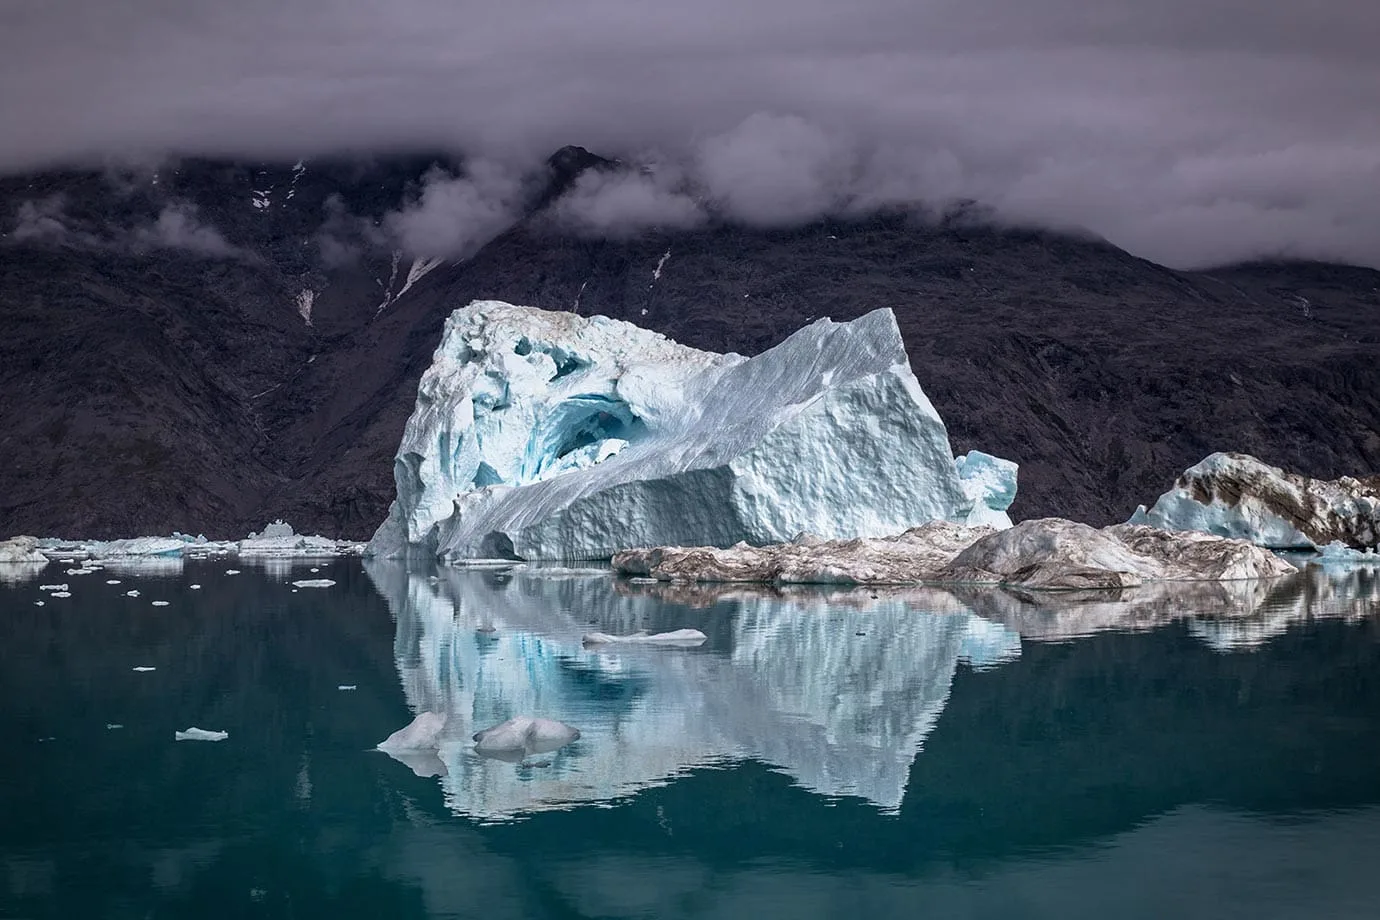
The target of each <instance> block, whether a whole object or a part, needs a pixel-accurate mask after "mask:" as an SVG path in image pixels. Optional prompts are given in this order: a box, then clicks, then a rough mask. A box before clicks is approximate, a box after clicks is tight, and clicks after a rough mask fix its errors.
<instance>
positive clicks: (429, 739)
mask: <svg viewBox="0 0 1380 920" xmlns="http://www.w3.org/2000/svg"><path fill="white" fill-rule="evenodd" d="M445 727H446V716H445V715H444V714H443V713H439V712H423V713H419V714H418V715H417V718H415V719H413V720H412V721H411V722H409V723H408V724H407V725H405V726H403V727H402V728H400V729H398V730H397V731H395V732H393V734H391V735H389V736H388V737H387V738H385V739H384V740H383V741H382V742H380V743H379V750H380V751H384V752H385V753H393V752H395V751H423V750H435V749H436V746H437V745H438V744H439V743H440V738H441V732H442V731H443V730H444V729H445Z"/></svg>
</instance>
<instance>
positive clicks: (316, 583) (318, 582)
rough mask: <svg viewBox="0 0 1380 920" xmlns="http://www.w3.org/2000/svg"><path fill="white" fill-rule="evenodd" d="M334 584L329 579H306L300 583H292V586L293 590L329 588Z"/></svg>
mask: <svg viewBox="0 0 1380 920" xmlns="http://www.w3.org/2000/svg"><path fill="white" fill-rule="evenodd" d="M334 584H335V582H333V581H331V580H330V579H329V578H307V579H304V580H302V581H294V582H293V583H292V586H293V587H294V588H329V587H331V586H332V585H334Z"/></svg>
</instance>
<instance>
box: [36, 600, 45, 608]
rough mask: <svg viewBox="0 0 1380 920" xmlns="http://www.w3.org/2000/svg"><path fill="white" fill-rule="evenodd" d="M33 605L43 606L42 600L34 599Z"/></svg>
mask: <svg viewBox="0 0 1380 920" xmlns="http://www.w3.org/2000/svg"><path fill="white" fill-rule="evenodd" d="M34 606H35V607H42V606H44V603H43V601H34Z"/></svg>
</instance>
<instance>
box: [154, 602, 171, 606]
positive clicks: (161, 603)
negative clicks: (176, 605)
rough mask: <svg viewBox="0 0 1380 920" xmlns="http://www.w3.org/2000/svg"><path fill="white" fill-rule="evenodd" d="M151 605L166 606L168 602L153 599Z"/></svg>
mask: <svg viewBox="0 0 1380 920" xmlns="http://www.w3.org/2000/svg"><path fill="white" fill-rule="evenodd" d="M153 606H154V607H166V606H168V602H167V601H154V602H153Z"/></svg>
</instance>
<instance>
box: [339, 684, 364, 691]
mask: <svg viewBox="0 0 1380 920" xmlns="http://www.w3.org/2000/svg"><path fill="white" fill-rule="evenodd" d="M335 689H337V690H358V689H359V685H358V684H341V685H340V686H339V687H336V688H335Z"/></svg>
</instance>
